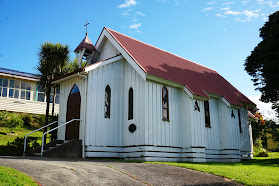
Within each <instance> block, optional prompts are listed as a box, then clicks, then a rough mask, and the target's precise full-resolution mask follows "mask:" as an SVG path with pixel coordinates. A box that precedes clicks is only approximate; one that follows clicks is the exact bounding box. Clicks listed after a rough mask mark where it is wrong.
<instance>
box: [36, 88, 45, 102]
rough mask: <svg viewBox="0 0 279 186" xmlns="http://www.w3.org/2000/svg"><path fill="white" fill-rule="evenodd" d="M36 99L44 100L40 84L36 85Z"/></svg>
mask: <svg viewBox="0 0 279 186" xmlns="http://www.w3.org/2000/svg"><path fill="white" fill-rule="evenodd" d="M37 101H39V102H45V92H44V90H43V87H42V86H40V85H38V90H37Z"/></svg>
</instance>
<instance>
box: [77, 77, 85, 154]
mask: <svg viewBox="0 0 279 186" xmlns="http://www.w3.org/2000/svg"><path fill="white" fill-rule="evenodd" d="M77 75H78V76H79V77H82V78H84V79H83V80H84V84H85V85H84V108H83V130H82V158H85V130H86V106H87V84H88V82H87V76H86V75H82V74H80V72H78V74H77Z"/></svg>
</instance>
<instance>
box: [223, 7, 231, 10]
mask: <svg viewBox="0 0 279 186" xmlns="http://www.w3.org/2000/svg"><path fill="white" fill-rule="evenodd" d="M229 9H231V8H230V7H225V8H220V10H229Z"/></svg>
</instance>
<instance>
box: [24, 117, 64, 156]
mask: <svg viewBox="0 0 279 186" xmlns="http://www.w3.org/2000/svg"><path fill="white" fill-rule="evenodd" d="M58 122H60V121H54V122H52V123H50V124H48V125H45V126H43V127H41V128H39V129H36V130H34V131H32V132H29V133H28V134H26V135H25V137H24V147H23V156H25V151H26V140H27V136H28V135H29V134H32V133H34V132H37V131H39V130H41V129H43V128H46V127H48V126H50V125H53V124H55V123H58Z"/></svg>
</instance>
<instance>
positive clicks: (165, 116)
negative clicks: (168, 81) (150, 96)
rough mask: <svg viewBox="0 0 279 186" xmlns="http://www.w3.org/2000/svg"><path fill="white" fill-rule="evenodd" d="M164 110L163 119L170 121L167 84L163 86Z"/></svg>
mask: <svg viewBox="0 0 279 186" xmlns="http://www.w3.org/2000/svg"><path fill="white" fill-rule="evenodd" d="M162 112H163V121H169V95H168V89H167V87H166V86H163V88H162Z"/></svg>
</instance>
